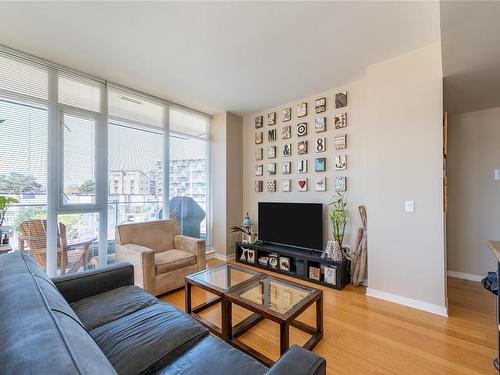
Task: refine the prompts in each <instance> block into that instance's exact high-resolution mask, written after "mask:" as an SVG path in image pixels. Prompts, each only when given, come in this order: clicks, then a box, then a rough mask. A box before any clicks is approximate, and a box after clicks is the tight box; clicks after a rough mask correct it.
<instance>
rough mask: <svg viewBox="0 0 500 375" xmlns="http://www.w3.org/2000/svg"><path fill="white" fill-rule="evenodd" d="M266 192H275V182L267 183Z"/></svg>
mask: <svg viewBox="0 0 500 375" xmlns="http://www.w3.org/2000/svg"><path fill="white" fill-rule="evenodd" d="M267 191H268V192H270V193H274V192H275V191H276V180H270V181H267Z"/></svg>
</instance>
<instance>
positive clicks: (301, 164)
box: [297, 159, 307, 173]
mask: <svg viewBox="0 0 500 375" xmlns="http://www.w3.org/2000/svg"><path fill="white" fill-rule="evenodd" d="M297 172H298V173H307V160H306V159H303V160H299V161H298V162H297Z"/></svg>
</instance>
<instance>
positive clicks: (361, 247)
mask: <svg viewBox="0 0 500 375" xmlns="http://www.w3.org/2000/svg"><path fill="white" fill-rule="evenodd" d="M359 215H360V216H361V223H362V224H363V226H362V227H361V228H359V229H358V235H357V237H356V245H355V246H354V251H353V252H352V254H351V277H352V284H353V285H354V286H359V285H361V283H362V282H363V280H364V278H365V273H366V257H367V251H368V240H367V234H368V233H367V223H366V209H365V206H359Z"/></svg>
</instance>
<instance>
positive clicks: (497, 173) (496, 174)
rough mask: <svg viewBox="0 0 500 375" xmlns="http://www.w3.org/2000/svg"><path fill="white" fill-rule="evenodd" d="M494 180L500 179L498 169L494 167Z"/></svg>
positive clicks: (499, 170)
mask: <svg viewBox="0 0 500 375" xmlns="http://www.w3.org/2000/svg"><path fill="white" fill-rule="evenodd" d="M495 181H500V169H495Z"/></svg>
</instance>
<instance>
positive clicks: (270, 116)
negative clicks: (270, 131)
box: [267, 112, 276, 125]
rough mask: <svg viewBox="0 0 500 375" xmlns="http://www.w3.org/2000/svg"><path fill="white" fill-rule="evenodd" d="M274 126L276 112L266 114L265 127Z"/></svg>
mask: <svg viewBox="0 0 500 375" xmlns="http://www.w3.org/2000/svg"><path fill="white" fill-rule="evenodd" d="M274 124H276V112H271V113H268V114H267V125H274Z"/></svg>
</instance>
